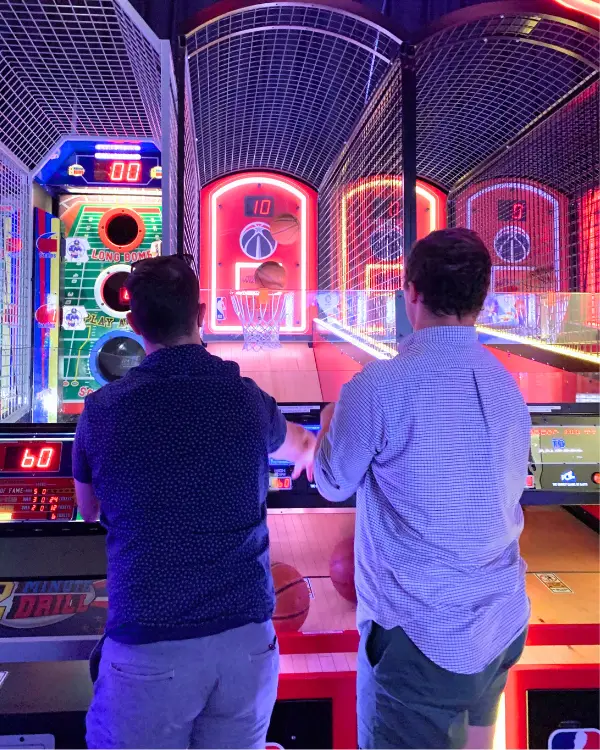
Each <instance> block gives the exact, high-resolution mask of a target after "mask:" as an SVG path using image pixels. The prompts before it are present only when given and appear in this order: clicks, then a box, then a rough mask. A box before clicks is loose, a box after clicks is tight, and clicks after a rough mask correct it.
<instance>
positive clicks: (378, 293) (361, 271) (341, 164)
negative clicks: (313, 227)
mask: <svg viewBox="0 0 600 750" xmlns="http://www.w3.org/2000/svg"><path fill="white" fill-rule="evenodd" d="M401 109H402V68H401V66H400V63H399V62H397V63H395V64H394V66H393V69H392V70H391V71H390V73H389V74H388V76H387V77H386V79H385V82H384V83H383V85H382V86H381V87H380V89H379V90H378V92H377V95H376V96H375V97H374V98H373V100H372V101H371V103H370V105H369V106H368V107H367V110H366V111H365V114H364V115H363V117H362V118H361V120H360V123H359V126H358V128H357V130H356V132H355V135H354V137H353V138H351V139H350V140H349V142H348V145H347V146H346V148H345V149H344V151H343V152H342V154H341V156H340V158H339V159H338V161H337V162H336V164H335V166H334V168H333V169H332V170H331V171H330V173H329V174H328V176H327V178H326V180H325V182H324V184H323V186H322V187H321V191H320V196H319V286H320V287H321V288H323V289H336V290H340V291H341V293H342V299H341V310H340V313H341V322H342V323H343V324H345V325H348V326H350V327H351V328H352V330H353V331H355V332H356V333H360V334H363V335H364V334H366V335H371V336H374V337H376V338H379V339H385V338H390V339H391V340H393V339H394V336H395V333H394V329H395V313H394V290H395V289H396V288H397V287H398V286H400V284H401V278H402V267H403V222H402V172H403V165H402V140H401V137H400V126H401V123H400V121H399V118H400V112H401ZM350 292H352V293H350Z"/></svg>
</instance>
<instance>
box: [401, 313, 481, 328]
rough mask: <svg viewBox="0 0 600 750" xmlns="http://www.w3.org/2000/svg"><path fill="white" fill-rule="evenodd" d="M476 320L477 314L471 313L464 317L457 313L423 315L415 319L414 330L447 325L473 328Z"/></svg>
mask: <svg viewBox="0 0 600 750" xmlns="http://www.w3.org/2000/svg"><path fill="white" fill-rule="evenodd" d="M476 320H477V316H474V315H469V316H468V317H464V318H459V317H457V316H456V315H422V316H419V318H418V319H417V320H416V321H415V326H414V330H415V331H422V330H424V329H425V328H439V327H445V326H462V327H463V328H472V327H473V326H474V325H475V321H476Z"/></svg>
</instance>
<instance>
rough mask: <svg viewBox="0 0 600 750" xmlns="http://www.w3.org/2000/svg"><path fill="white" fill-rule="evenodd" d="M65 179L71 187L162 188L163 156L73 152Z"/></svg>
mask: <svg viewBox="0 0 600 750" xmlns="http://www.w3.org/2000/svg"><path fill="white" fill-rule="evenodd" d="M61 180H62V182H63V183H65V184H68V185H70V186H72V187H78V186H80V187H113V188H114V187H153V188H160V187H161V181H162V167H161V164H160V156H158V155H156V156H150V155H145V154H138V153H135V154H120V153H118V152H117V153H112V152H111V153H100V154H73V156H72V157H71V159H70V163H69V164H68V165H67V175H66V177H65V176H62V178H61Z"/></svg>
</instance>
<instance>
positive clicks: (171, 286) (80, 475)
mask: <svg viewBox="0 0 600 750" xmlns="http://www.w3.org/2000/svg"><path fill="white" fill-rule="evenodd" d="M126 287H127V290H128V292H129V296H130V304H131V312H130V313H129V315H128V320H129V323H130V325H131V327H132V328H133V330H134V331H136V332H137V333H138V334H140V335H141V336H142V337H143V339H144V348H145V350H146V354H147V357H146V359H145V360H144V361H143V362H142V364H141V365H139V367H136V368H135V369H133V370H130V371H129V372H128V373H127V375H126V376H125V377H124V378H122V379H121V380H119V381H116V382H114V383H111V384H110V385H107V386H105V387H104V388H102V389H100V390H99V391H96V392H95V393H93V394H91V395H90V396H88V398H87V399H86V403H85V409H84V411H83V414H82V415H81V419H80V421H79V424H78V427H77V435H76V438H75V446H74V453H73V475H74V477H75V487H76V492H77V502H78V505H79V509H80V512H81V514H82V516H83V518H84V520H86V521H95V520H97V519H98V517H100V520H101V522H102V524H103V525H104V526H105V527H106V529H107V532H108V535H107V543H106V551H107V558H108V572H107V582H108V583H107V585H108V594H109V597H108V599H109V611H108V621H107V627H106V636H105V638H104V640H103V643H102V646H101V657H100V660H99V668H98V674H97V679H96V681H95V687H94V698H93V701H92V705H91V708H90V711H89V713H88V719H87V730H88V736H87V740H88V747H91V748H116V747H119V748H140V747H144V748H186V747H196V748H200V747H206V748H213V747H214V748H219V747H230V748H238V747H244V748H246V747H247V748H264V746H265V744H264V743H265V738H266V733H267V728H268V725H269V720H270V717H271V712H272V709H273V705H274V702H275V696H276V692H277V679H278V661H279V653H278V648H277V639H276V637H275V632H274V630H273V625H272V623H271V616H272V613H273V607H274V595H273V583H272V579H271V572H270V564H269V535H268V530H267V524H266V495H267V490H268V456H269V455H274V456H276V457H281V458H286V459H288V460H290V461H292V462H294V463H295V473H296V475H298V474H299V473H300V472H301V471H302V470H304V469H306V470H307V472H308V473H309V475H311V473H312V458H313V455H314V447H315V446H314V438H313V437H312V436H311V434H310V433H309V432H307V431H306V430H303V429H302V428H301V427H299V426H298V425H294V424H288V423H286V421H285V419H284V417H283V415H282V414H281V412H280V411H279V409H278V407H277V404H276V403H275V401H274V400H273V399H272V398H271V397H270V396H268V395H267V394H266V393H263V391H261V390H260V389H259V388H258V387H257V386H256V385H255V384H254V383H253V382H252V381H251V380H248V379H247V378H242V377H240V371H239V367H238V365H237V364H235V363H233V362H224V361H222V360H221V359H219V358H218V357H214V356H212V355H210V354H209V353H208V352H207V351H206V350H205V349H204V348H203V346H202V342H201V340H200V334H199V328H200V325H201V324H202V318H203V316H204V311H205V306H204V305H201V304H200V303H199V290H198V281H197V279H196V276H195V274H194V272H193V271H192V270H191V268H190V267H189V266H188V265H187V264H186V263H185V262H184V261H183V260H181V259H180V258H177V257H160V258H153V259H149V260H144V261H140V262H139V263H137V264H136V265H135V266H134V267H133V270H132V273H131V275H130V276H129V277H128V279H127V281H126ZM96 663H97V660H96Z"/></svg>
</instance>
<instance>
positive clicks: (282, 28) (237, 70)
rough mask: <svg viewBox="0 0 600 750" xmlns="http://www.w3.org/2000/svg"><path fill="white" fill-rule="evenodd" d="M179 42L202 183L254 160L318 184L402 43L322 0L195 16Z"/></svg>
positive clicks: (250, 165) (249, 165) (251, 166)
mask: <svg viewBox="0 0 600 750" xmlns="http://www.w3.org/2000/svg"><path fill="white" fill-rule="evenodd" d="M215 12H216V11H215ZM186 40H187V54H188V60H189V65H190V78H191V89H192V107H193V116H194V121H195V125H196V134H197V138H198V141H197V145H198V164H199V168H200V183H201V184H202V185H206V184H207V183H209V182H211V181H213V180H215V179H217V178H219V177H222V176H224V175H228V174H230V173H232V172H240V171H244V170H249V169H257V168H261V169H272V170H276V171H278V172H282V173H284V174H288V175H292V176H294V177H297V178H299V179H300V180H303V181H304V182H306V183H308V184H310V185H312V186H318V185H319V184H320V183H321V181H322V179H323V176H324V174H325V172H326V171H327V169H328V168H329V166H330V165H331V164H332V162H333V161H334V160H335V158H336V157H337V155H338V153H339V152H340V150H341V149H342V148H343V146H344V143H345V142H346V140H347V138H348V137H349V135H350V133H351V132H352V129H353V127H354V125H355V123H356V122H357V120H358V119H359V117H360V115H361V114H362V112H363V110H364V108H365V105H366V104H367V103H368V101H369V100H370V98H371V96H372V94H373V92H374V91H375V90H376V88H377V85H378V84H379V82H380V81H381V79H382V78H383V76H384V75H385V73H386V72H387V70H388V69H389V66H390V64H391V61H392V60H393V58H394V57H395V56H396V55H397V53H398V50H399V48H400V39H399V38H398V37H397V36H395V35H394V34H392V33H391V32H389V31H387V30H386V29H384V28H383V27H381V26H380V25H378V24H377V23H375V22H372V21H370V20H368V19H366V18H363V17H360V16H358V15H356V14H354V13H352V12H348V11H344V10H340V9H338V8H336V7H328V4H327V2H322V3H298V2H296V3H292V2H287V3H276V4H275V3H258V4H253V5H250V6H249V7H241V8H238V9H236V10H233V11H227V10H225V9H224V12H223V13H218V14H217V16H216V18H211V17H206V18H204V16H202V14H201V16H200V17H199V19H197V20H196V21H194V22H192V24H191V28H190V29H189V31H188V33H187V36H186Z"/></svg>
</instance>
